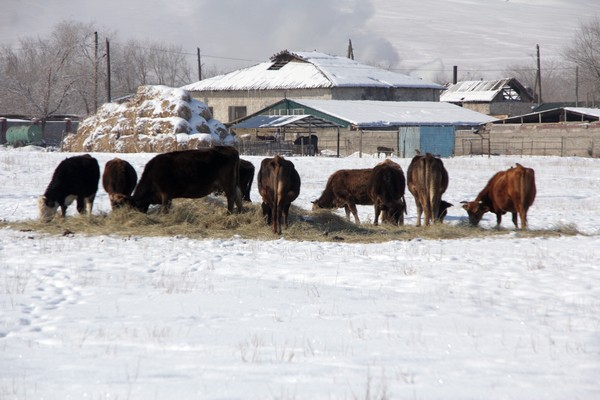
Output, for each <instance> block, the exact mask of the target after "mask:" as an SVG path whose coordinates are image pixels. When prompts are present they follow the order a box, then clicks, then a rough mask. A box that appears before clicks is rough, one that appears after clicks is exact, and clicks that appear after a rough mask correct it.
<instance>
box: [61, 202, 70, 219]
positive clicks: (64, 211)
mask: <svg viewBox="0 0 600 400" xmlns="http://www.w3.org/2000/svg"><path fill="white" fill-rule="evenodd" d="M67 207H68V205H67V204H61V205H60V215H61V216H62V217H63V219H64V218H66V216H67Z"/></svg>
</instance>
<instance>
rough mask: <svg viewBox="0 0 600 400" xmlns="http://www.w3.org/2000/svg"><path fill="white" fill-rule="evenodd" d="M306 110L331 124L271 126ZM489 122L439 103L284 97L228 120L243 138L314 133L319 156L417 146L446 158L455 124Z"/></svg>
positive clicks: (405, 150)
mask: <svg viewBox="0 0 600 400" xmlns="http://www.w3.org/2000/svg"><path fill="white" fill-rule="evenodd" d="M309 115H310V116H313V117H316V118H318V121H328V122H329V123H332V124H334V126H325V125H322V126H319V125H318V124H317V123H316V122H313V123H312V125H311V124H307V125H305V126H304V127H303V129H300V130H295V131H293V133H292V135H293V136H292V137H289V134H288V132H289V131H287V129H286V127H285V126H284V125H281V124H279V125H277V121H281V119H280V118H282V116H295V117H296V118H299V117H301V116H309ZM267 116H270V117H268V118H267ZM493 121H496V119H495V118H493V117H490V116H488V115H484V114H481V113H478V112H475V111H471V110H467V109H464V108H462V107H458V106H455V105H452V104H447V103H441V102H430V101H372V100H310V99H293V100H292V99H284V100H280V101H278V102H276V103H274V104H272V105H270V106H269V107H266V108H264V109H263V110H260V111H259V112H257V113H255V114H254V115H251V116H248V117H247V118H245V119H243V120H241V121H239V122H238V123H234V124H232V126H231V129H232V130H233V131H234V132H235V133H236V135H237V136H238V137H239V138H241V139H243V140H255V139H256V138H258V137H259V136H260V137H268V136H274V135H275V134H276V133H280V134H281V135H282V137H283V140H284V141H293V140H294V139H295V138H296V136H316V137H317V138H318V146H319V150H320V153H321V154H325V155H341V156H346V155H350V154H353V153H357V152H358V153H359V154H361V155H362V153H369V154H375V153H378V155H380V153H381V154H390V153H394V154H396V155H398V156H401V157H411V156H412V155H414V153H415V150H420V151H422V152H431V153H435V154H440V155H442V156H444V157H447V156H451V155H453V154H454V144H455V143H454V141H455V130H456V129H471V128H474V129H477V128H478V127H480V126H481V125H484V124H487V123H490V122H493ZM322 124H323V123H322Z"/></svg>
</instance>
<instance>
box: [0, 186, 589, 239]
mask: <svg viewBox="0 0 600 400" xmlns="http://www.w3.org/2000/svg"><path fill="white" fill-rule="evenodd" d="M244 207H245V209H244V211H243V212H242V213H240V214H228V213H227V210H226V207H225V206H224V204H223V202H222V200H221V199H220V198H214V197H212V196H209V197H205V198H203V199H200V200H187V199H181V200H175V201H174V202H173V208H172V209H171V212H169V213H167V214H165V213H161V212H159V211H158V209H156V208H155V209H151V210H150V211H149V212H148V214H143V213H140V212H137V211H135V210H131V209H121V210H116V211H113V212H110V213H108V214H101V215H94V216H92V217H91V218H86V217H79V216H68V217H67V218H66V219H65V220H62V219H61V218H59V217H56V218H55V219H54V220H53V221H51V222H50V223H42V222H39V221H37V220H26V221H19V222H6V221H0V227H10V228H12V229H17V230H21V231H39V232H45V233H49V234H53V235H73V234H84V235H119V236H181V237H189V238H194V239H205V238H220V239H228V238H231V237H233V236H236V235H237V236H239V237H241V238H246V239H258V240H272V239H276V238H278V236H277V235H275V234H273V232H272V231H271V228H270V227H269V226H267V225H266V223H265V222H264V219H263V217H262V213H261V209H260V206H259V205H258V204H257V203H254V204H247V203H246V204H244ZM511 232H514V231H513V230H512V229H482V228H473V227H471V226H469V225H468V224H466V223H464V224H458V225H448V224H441V225H434V226H429V227H420V228H417V227H415V226H413V225H404V226H400V227H396V226H391V225H380V226H374V225H372V224H370V223H366V224H361V225H356V224H354V223H353V222H350V221H348V220H346V219H345V218H343V217H340V216H338V215H337V214H334V213H332V212H329V211H327V210H320V211H316V212H313V211H307V210H304V209H301V208H298V207H294V206H292V209H291V210H290V226H289V228H288V229H284V231H283V235H282V237H284V238H285V239H287V240H295V241H344V242H347V243H380V242H386V241H391V240H412V239H417V238H422V239H430V240H438V239H461V238H473V237H485V236H494V235H504V234H507V233H511ZM579 234H581V233H580V232H579V231H578V230H577V229H576V228H575V227H572V226H559V227H557V228H555V229H552V230H528V231H523V232H521V231H519V232H516V236H517V237H526V238H530V237H550V236H562V235H566V236H573V235H579Z"/></svg>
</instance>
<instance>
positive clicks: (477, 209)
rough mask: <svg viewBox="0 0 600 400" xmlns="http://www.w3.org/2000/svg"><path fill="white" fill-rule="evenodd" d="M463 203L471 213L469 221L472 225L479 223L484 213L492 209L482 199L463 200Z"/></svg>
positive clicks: (468, 212)
mask: <svg viewBox="0 0 600 400" xmlns="http://www.w3.org/2000/svg"><path fill="white" fill-rule="evenodd" d="M461 203H462V205H463V208H464V209H465V210H466V211H467V214H469V222H470V223H471V225H472V226H477V225H479V221H481V218H482V217H483V214H485V213H486V212H488V211H490V208H489V207H488V206H486V205H485V204H483V202H481V201H462V202H461Z"/></svg>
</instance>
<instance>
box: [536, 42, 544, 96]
mask: <svg viewBox="0 0 600 400" xmlns="http://www.w3.org/2000/svg"><path fill="white" fill-rule="evenodd" d="M536 49H537V74H536V77H535V85H536V86H537V89H538V103H540V104H541V103H543V100H542V67H541V65H542V63H541V60H540V45H539V44H536Z"/></svg>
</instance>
